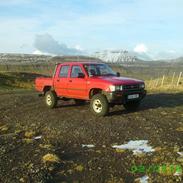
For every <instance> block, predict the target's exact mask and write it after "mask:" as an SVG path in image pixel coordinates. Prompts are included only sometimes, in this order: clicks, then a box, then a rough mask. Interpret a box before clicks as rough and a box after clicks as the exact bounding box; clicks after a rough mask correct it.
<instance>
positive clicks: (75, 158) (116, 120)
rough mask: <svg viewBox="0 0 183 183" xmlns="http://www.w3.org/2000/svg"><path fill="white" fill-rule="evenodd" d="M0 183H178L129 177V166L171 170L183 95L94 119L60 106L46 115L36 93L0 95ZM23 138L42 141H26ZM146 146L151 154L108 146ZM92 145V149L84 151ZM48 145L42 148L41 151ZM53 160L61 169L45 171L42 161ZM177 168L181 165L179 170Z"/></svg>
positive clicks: (85, 109) (151, 98) (180, 138)
mask: <svg viewBox="0 0 183 183" xmlns="http://www.w3.org/2000/svg"><path fill="white" fill-rule="evenodd" d="M3 125H5V127H6V128H4V129H2V128H1V129H0V182H15V183H16V182H64V181H65V182H74V181H75V182H77V181H78V182H92V183H94V182H96V183H98V182H110V181H111V182H127V183H128V182H129V183H130V182H134V180H135V179H136V178H138V177H142V176H143V175H147V174H148V176H149V178H150V179H149V180H151V181H152V182H162V183H164V182H168V181H169V182H175V181H177V182H182V181H183V176H182V175H181V176H173V175H167V174H165V175H164V174H163V175H162V174H159V173H134V174H133V173H131V172H130V171H131V167H132V166H133V165H141V164H142V165H146V166H149V165H152V164H176V165H181V166H182V168H183V163H182V162H180V161H177V158H179V155H178V154H177V152H178V151H179V152H180V151H181V152H182V151H183V131H182V130H176V129H177V128H179V129H180V127H183V93H177V94H149V95H148V96H147V97H146V99H145V100H144V101H143V103H142V105H141V107H140V109H139V110H138V111H137V112H133V113H127V112H126V111H125V110H124V108H123V107H122V106H116V107H114V108H113V109H111V112H110V115H109V116H107V117H104V118H102V117H101V118H97V117H95V116H93V115H92V114H91V113H90V111H89V105H88V104H86V105H84V106H76V105H75V104H74V103H73V102H72V101H70V102H62V101H60V103H59V105H58V107H57V108H56V109H53V110H50V109H48V108H47V107H46V106H45V105H44V103H43V98H39V97H38V96H37V94H36V93H35V92H22V93H12V94H3V95H0V126H3ZM25 132H32V133H33V134H34V135H33V137H31V138H34V137H36V136H40V135H41V136H42V138H41V139H38V140H31V139H30V138H27V137H25ZM129 140H148V141H149V144H150V145H151V146H152V147H153V148H156V151H155V152H153V153H150V154H145V155H139V156H135V155H133V153H132V151H130V150H126V151H124V152H117V151H116V150H115V149H113V148H112V147H111V146H112V145H113V144H119V145H120V144H124V143H127V142H128V141H129ZM82 144H93V145H95V147H94V148H87V147H85V148H83V147H82ZM45 145H47V146H45ZM47 153H53V154H56V155H57V156H58V157H59V158H60V163H57V164H54V166H53V165H49V166H48V165H47V166H46V165H45V164H44V163H43V162H42V156H44V155H45V154H47ZM181 163H182V164H181Z"/></svg>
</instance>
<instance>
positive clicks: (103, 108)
mask: <svg viewBox="0 0 183 183" xmlns="http://www.w3.org/2000/svg"><path fill="white" fill-rule="evenodd" d="M97 104H98V106H97ZM97 107H98V108H97ZM90 110H91V112H92V113H93V114H95V115H96V116H106V115H107V114H108V113H109V103H108V101H107V98H106V97H105V95H102V94H96V95H94V96H93V97H92V99H91V101H90Z"/></svg>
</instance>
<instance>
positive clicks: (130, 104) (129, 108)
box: [123, 101, 140, 111]
mask: <svg viewBox="0 0 183 183" xmlns="http://www.w3.org/2000/svg"><path fill="white" fill-rule="evenodd" d="M123 106H124V108H125V109H126V110H127V111H135V110H137V109H138V107H139V106H140V102H139V101H133V102H127V103H126V104H123Z"/></svg>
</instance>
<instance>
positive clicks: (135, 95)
mask: <svg viewBox="0 0 183 183" xmlns="http://www.w3.org/2000/svg"><path fill="white" fill-rule="evenodd" d="M135 98H139V94H133V95H128V99H135Z"/></svg>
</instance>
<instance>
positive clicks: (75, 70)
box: [71, 65, 84, 78]
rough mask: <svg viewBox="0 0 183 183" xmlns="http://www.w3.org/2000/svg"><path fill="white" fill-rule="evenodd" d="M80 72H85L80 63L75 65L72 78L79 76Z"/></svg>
mask: <svg viewBox="0 0 183 183" xmlns="http://www.w3.org/2000/svg"><path fill="white" fill-rule="evenodd" d="M79 73H83V71H82V69H81V67H80V66H78V65H74V66H73V67H72V71H71V78H77V77H78V74H79ZM83 74H84V73H83Z"/></svg>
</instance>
